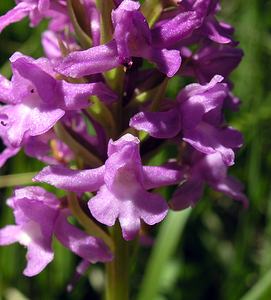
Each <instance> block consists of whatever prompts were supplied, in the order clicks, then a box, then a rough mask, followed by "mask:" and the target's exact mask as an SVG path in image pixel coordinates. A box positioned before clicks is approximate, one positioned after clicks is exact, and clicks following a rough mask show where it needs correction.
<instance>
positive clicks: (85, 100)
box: [61, 81, 117, 110]
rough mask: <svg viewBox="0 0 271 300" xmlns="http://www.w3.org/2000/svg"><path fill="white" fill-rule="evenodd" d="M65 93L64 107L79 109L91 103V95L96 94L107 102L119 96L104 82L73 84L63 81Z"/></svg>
mask: <svg viewBox="0 0 271 300" xmlns="http://www.w3.org/2000/svg"><path fill="white" fill-rule="evenodd" d="M61 84H62V91H63V94H64V109H68V110H77V109H80V108H86V107H87V106H88V105H89V97H90V96H92V95H96V96H98V97H100V98H101V99H102V100H104V101H105V102H109V103H110V102H112V101H113V100H115V99H116V98H117V95H116V94H114V92H113V91H112V90H110V89H109V88H108V87H107V86H106V85H105V84H104V83H103V82H94V83H85V84H83V83H81V84H73V83H68V82H66V81H62V83H61Z"/></svg>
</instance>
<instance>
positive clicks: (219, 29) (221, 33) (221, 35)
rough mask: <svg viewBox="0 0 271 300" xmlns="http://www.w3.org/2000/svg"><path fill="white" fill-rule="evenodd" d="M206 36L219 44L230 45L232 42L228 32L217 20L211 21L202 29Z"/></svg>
mask: <svg viewBox="0 0 271 300" xmlns="http://www.w3.org/2000/svg"><path fill="white" fill-rule="evenodd" d="M202 31H203V33H204V35H206V36H208V38H209V39H211V40H212V41H214V42H216V43H219V44H228V43H230V42H232V39H231V38H230V37H229V34H228V30H227V29H226V30H225V28H224V27H223V26H221V25H220V23H219V22H218V21H217V20H216V19H215V18H213V19H211V20H209V21H208V22H206V23H205V24H204V26H203V28H202Z"/></svg>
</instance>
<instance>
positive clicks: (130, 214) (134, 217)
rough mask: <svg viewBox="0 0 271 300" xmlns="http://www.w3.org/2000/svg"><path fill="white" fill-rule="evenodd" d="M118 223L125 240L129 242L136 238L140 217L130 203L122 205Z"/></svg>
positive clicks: (126, 202)
mask: <svg viewBox="0 0 271 300" xmlns="http://www.w3.org/2000/svg"><path fill="white" fill-rule="evenodd" d="M119 222H120V226H121V229H122V236H123V238H124V239H125V240H127V241H130V240H132V239H134V238H135V237H136V236H137V234H138V232H139V230H140V217H139V214H138V211H137V208H136V207H135V206H134V204H133V202H132V201H125V202H124V203H122V209H121V211H120V214H119Z"/></svg>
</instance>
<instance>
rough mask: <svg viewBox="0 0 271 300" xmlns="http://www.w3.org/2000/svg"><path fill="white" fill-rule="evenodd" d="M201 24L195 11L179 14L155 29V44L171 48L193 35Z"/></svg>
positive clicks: (153, 33) (153, 31) (153, 35)
mask: <svg viewBox="0 0 271 300" xmlns="http://www.w3.org/2000/svg"><path fill="white" fill-rule="evenodd" d="M201 23H202V21H201V19H200V18H199V17H198V14H197V13H196V12H195V11H188V12H184V13H179V14H178V15H177V16H176V17H174V18H172V19H169V20H168V21H166V22H163V23H162V24H161V25H158V26H156V27H154V29H153V30H152V38H153V43H155V45H156V46H160V45H163V46H164V47H165V48H169V47H171V46H173V45H174V44H176V43H177V42H179V41H181V40H182V39H184V38H185V37H187V36H188V35H189V34H191V33H192V32H193V30H194V29H196V28H197V27H199V26H200V25H201Z"/></svg>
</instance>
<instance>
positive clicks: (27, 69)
mask: <svg viewBox="0 0 271 300" xmlns="http://www.w3.org/2000/svg"><path fill="white" fill-rule="evenodd" d="M16 54H17V53H15V55H16ZM15 55H13V56H12V57H11V59H10V60H11V65H12V69H13V71H18V72H19V74H20V75H21V76H22V77H23V78H25V79H27V80H29V81H30V82H31V83H33V85H34V86H35V87H36V89H37V93H38V94H39V96H40V97H41V99H42V100H43V102H45V103H47V104H54V105H55V106H56V105H57V99H58V98H59V97H61V93H60V89H59V85H58V83H59V81H57V80H56V79H55V78H53V77H52V76H51V75H49V74H48V73H46V72H45V71H43V70H42V68H41V67H40V66H38V65H36V64H34V62H35V61H34V60H33V61H31V60H30V59H29V57H27V56H23V55H21V56H20V57H19V58H17V59H16V56H15ZM58 101H59V100H58Z"/></svg>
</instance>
